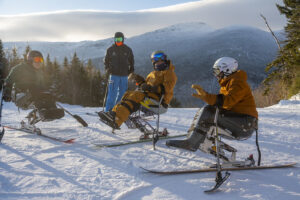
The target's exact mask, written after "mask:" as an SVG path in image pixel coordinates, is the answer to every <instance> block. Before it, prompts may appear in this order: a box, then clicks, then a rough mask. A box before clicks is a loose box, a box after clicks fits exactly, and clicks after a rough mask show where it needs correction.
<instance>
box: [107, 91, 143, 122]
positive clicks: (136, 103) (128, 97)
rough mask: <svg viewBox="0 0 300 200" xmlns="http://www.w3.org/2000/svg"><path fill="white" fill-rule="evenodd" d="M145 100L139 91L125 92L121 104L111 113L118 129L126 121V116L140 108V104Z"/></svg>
mask: <svg viewBox="0 0 300 200" xmlns="http://www.w3.org/2000/svg"><path fill="white" fill-rule="evenodd" d="M144 98H145V94H144V93H143V92H140V91H127V92H126V93H125V94H124V96H123V98H122V100H121V102H120V103H118V104H117V105H116V106H115V107H114V108H113V110H112V111H113V112H115V113H116V116H115V122H116V123H117V125H118V126H119V127H120V126H121V125H122V123H123V122H125V121H126V120H127V119H128V116H129V115H130V114H131V113H133V112H136V111H137V110H138V109H139V107H140V102H141V101H142V100H143V99H144Z"/></svg>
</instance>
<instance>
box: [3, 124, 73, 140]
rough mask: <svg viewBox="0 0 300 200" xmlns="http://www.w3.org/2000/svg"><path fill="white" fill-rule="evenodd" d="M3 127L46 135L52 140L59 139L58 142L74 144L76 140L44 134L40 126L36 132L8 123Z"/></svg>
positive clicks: (45, 136)
mask: <svg viewBox="0 0 300 200" xmlns="http://www.w3.org/2000/svg"><path fill="white" fill-rule="evenodd" d="M3 127H4V128H7V129H12V130H16V131H22V132H25V133H30V134H35V135H38V136H41V137H44V138H47V139H50V140H54V141H57V142H63V143H68V144H72V143H74V141H75V138H72V139H68V140H65V139H60V138H56V137H51V136H48V135H44V134H42V132H41V131H40V130H39V129H38V128H37V131H36V132H34V131H32V130H30V129H26V128H21V127H13V126H7V125H5V126H3Z"/></svg>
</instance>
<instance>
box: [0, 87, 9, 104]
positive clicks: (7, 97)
mask: <svg viewBox="0 0 300 200" xmlns="http://www.w3.org/2000/svg"><path fill="white" fill-rule="evenodd" d="M2 98H3V100H4V101H5V102H10V101H11V92H10V91H9V90H5V89H4V90H3V97H2Z"/></svg>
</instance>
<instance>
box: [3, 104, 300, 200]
mask: <svg viewBox="0 0 300 200" xmlns="http://www.w3.org/2000/svg"><path fill="white" fill-rule="evenodd" d="M63 106H64V107H65V108H66V109H68V110H70V111H71V112H72V113H73V114H78V115H80V116H81V117H82V118H83V119H84V120H86V121H87V122H88V124H89V127H87V128H84V127H81V125H80V124H79V123H77V122H76V121H75V120H74V119H73V118H72V117H70V116H69V115H67V114H66V115H65V117H64V118H62V119H60V120H56V121H52V122H45V123H38V124H37V126H38V127H39V128H41V130H42V132H43V133H44V134H46V135H49V136H54V137H58V138H63V139H71V138H76V140H75V143H74V144H65V143H60V142H55V141H51V140H49V139H46V138H43V137H39V136H36V135H31V134H27V133H23V132H20V131H15V130H9V129H6V133H5V135H4V138H3V140H2V144H0V156H1V158H0V199H5V200H13V199H30V200H37V199H39V200H40V199H78V200H79V199H80V200H81V199H88V200H96V199H97V200H98V199H103V200H106V199H107V200H110V199H113V200H123V199H130V200H132V199H143V200H153V199H164V200H175V199H176V200H179V199H180V200H182V199H184V200H185V199H191V200H194V199H222V200H227V199H228V200H229V199H230V200H232V199H255V200H258V199H259V200H260V199H272V200H274V199H285V200H289V199H292V200H294V199H300V171H299V164H298V165H297V167H294V168H287V169H272V170H261V171H234V172H231V176H230V177H229V179H228V180H227V181H226V182H225V183H224V184H223V185H222V186H221V187H220V189H219V191H218V192H216V193H214V194H209V195H208V194H205V193H203V191H204V190H207V189H210V188H211V187H212V186H213V185H214V179H215V173H203V174H182V175H173V176H162V175H155V174H149V173H146V172H144V171H143V170H142V169H140V166H142V167H145V168H148V169H158V170H184V169H197V168H200V167H205V166H208V165H210V164H214V163H215V159H214V158H213V157H212V156H210V155H206V154H204V153H202V152H200V151H197V152H188V151H185V150H181V149H176V148H168V147H166V146H165V140H160V141H158V143H157V149H156V150H155V151H154V150H153V149H152V143H151V142H148V143H140V144H133V145H127V146H122V147H113V148H97V147H95V146H94V145H93V144H95V143H96V144H101V143H114V142H118V141H129V140H136V139H138V137H139V136H140V134H141V133H140V132H139V131H137V130H131V129H128V128H127V127H126V126H125V125H123V126H122V129H121V130H120V131H118V130H117V131H116V134H112V133H111V129H110V128H109V127H107V126H105V125H104V124H102V123H100V122H99V120H98V118H97V117H94V116H88V115H86V114H85V113H86V112H94V111H99V110H100V109H101V108H83V107H80V106H72V105H67V104H64V105H63ZM196 111H197V108H193V109H190V108H189V109H169V111H168V113H166V114H164V115H162V116H161V125H160V127H161V129H162V128H164V127H167V128H168V131H169V132H170V135H177V134H184V133H186V131H187V130H188V128H189V126H190V124H191V122H192V120H193V117H194V114H195V113H196ZM258 111H259V141H260V148H261V151H262V164H284V163H288V162H297V163H299V161H300V147H299V139H300V101H299V99H298V100H293V101H292V100H288V101H281V102H280V103H279V104H277V105H274V106H271V107H268V108H263V109H258ZM27 113H28V111H20V113H18V110H17V108H16V107H15V106H14V105H13V104H12V103H5V104H4V109H3V118H2V124H4V125H14V126H16V125H18V124H19V122H20V121H21V120H22V119H24V117H25V116H26V114H27ZM152 121H153V120H152ZM154 124H155V122H154V121H153V125H154ZM183 138H184V137H182V138H181V139H183ZM226 142H227V143H228V144H230V145H233V146H234V147H235V148H237V149H238V150H239V151H238V154H237V157H238V159H244V158H246V157H247V156H248V155H249V154H251V153H253V154H254V157H255V159H256V158H257V152H256V146H255V134H253V136H252V137H251V138H250V139H248V140H246V141H240V142H237V141H226Z"/></svg>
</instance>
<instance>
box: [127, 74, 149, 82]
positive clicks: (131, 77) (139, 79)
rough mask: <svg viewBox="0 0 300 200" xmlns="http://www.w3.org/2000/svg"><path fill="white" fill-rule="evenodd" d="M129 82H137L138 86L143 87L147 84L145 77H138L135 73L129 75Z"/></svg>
mask: <svg viewBox="0 0 300 200" xmlns="http://www.w3.org/2000/svg"><path fill="white" fill-rule="evenodd" d="M128 80H129V81H134V82H136V83H137V85H141V84H142V83H144V82H145V79H144V77H142V76H140V75H138V74H135V73H131V74H129V76H128Z"/></svg>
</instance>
